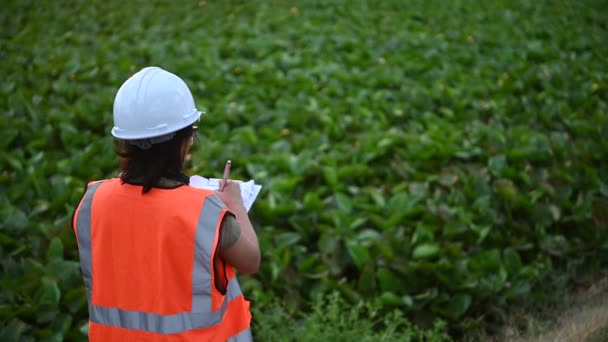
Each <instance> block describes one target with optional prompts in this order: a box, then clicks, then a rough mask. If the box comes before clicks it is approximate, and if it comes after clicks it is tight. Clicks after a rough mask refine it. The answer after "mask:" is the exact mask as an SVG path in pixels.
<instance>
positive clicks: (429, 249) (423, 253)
mask: <svg viewBox="0 0 608 342" xmlns="http://www.w3.org/2000/svg"><path fill="white" fill-rule="evenodd" d="M439 250H440V248H439V246H438V245H436V244H430V243H424V244H421V245H419V246H416V247H415V248H414V251H413V253H412V257H413V258H414V259H427V258H432V257H434V256H436V255H437V254H438V253H439Z"/></svg>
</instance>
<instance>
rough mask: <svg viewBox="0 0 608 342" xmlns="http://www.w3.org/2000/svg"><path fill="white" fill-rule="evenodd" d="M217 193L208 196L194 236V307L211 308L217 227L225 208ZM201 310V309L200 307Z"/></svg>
mask: <svg viewBox="0 0 608 342" xmlns="http://www.w3.org/2000/svg"><path fill="white" fill-rule="evenodd" d="M224 208H225V206H224V203H222V201H220V200H219V198H217V197H216V196H215V195H212V196H207V198H205V203H203V208H202V209H201V213H200V215H199V219H198V224H197V227H196V236H195V238H194V241H195V243H194V269H193V271H192V307H193V308H205V309H206V308H209V310H211V289H212V288H213V286H215V285H214V284H213V283H212V280H211V272H212V269H211V264H212V263H213V243H214V242H215V241H214V240H215V228H216V226H217V223H218V222H219V219H220V216H221V214H222V209H224ZM199 310H200V309H199Z"/></svg>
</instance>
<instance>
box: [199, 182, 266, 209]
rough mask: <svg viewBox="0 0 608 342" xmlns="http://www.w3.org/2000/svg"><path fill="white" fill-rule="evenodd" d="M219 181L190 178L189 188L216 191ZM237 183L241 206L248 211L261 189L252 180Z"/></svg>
mask: <svg viewBox="0 0 608 342" xmlns="http://www.w3.org/2000/svg"><path fill="white" fill-rule="evenodd" d="M220 181H221V179H217V178H205V177H201V176H192V177H190V186H192V187H195V188H199V189H208V190H213V191H217V190H219V188H220ZM236 182H239V183H240V184H239V186H240V188H241V198H242V199H243V205H245V209H247V211H249V209H251V206H252V205H253V202H255V199H256V198H257V197H258V194H259V193H260V190H261V189H262V186H261V185H258V184H255V182H254V181H253V179H252V180H250V181H248V182H243V181H236Z"/></svg>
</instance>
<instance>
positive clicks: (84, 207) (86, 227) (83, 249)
mask: <svg viewBox="0 0 608 342" xmlns="http://www.w3.org/2000/svg"><path fill="white" fill-rule="evenodd" d="M100 185H101V182H97V183H93V184H91V185H90V186H89V187H87V191H86V192H85V194H84V197H83V199H82V204H81V205H80V210H79V211H78V218H77V219H76V229H77V230H78V237H77V238H78V254H80V270H81V271H82V277H83V278H84V286H85V288H86V289H87V299H88V303H89V312H90V311H91V300H92V297H91V293H92V292H91V291H92V290H93V283H92V281H91V280H92V275H91V270H92V269H93V264H92V258H91V253H92V251H91V205H92V204H93V195H94V194H95V191H97V188H99V186H100Z"/></svg>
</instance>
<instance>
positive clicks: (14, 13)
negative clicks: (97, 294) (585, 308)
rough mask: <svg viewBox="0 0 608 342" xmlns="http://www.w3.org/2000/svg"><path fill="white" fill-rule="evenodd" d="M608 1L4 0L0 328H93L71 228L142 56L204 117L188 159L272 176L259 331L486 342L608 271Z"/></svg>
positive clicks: (262, 336)
mask: <svg viewBox="0 0 608 342" xmlns="http://www.w3.org/2000/svg"><path fill="white" fill-rule="evenodd" d="M605 5H606V4H605V2H603V1H600V0H596V1H594V0H581V1H565V0H564V1H558V0H541V1H527V0H513V1H508V0H501V1H473V0H455V1H429V0H413V1H398V0H391V1H379V2H372V1H345V0H344V1H339V0H336V1H304V0H301V1H278V0H274V1H204V0H201V1H198V2H197V1H176V2H170V1H146V2H143V1H138V2H135V1H133V2H130V1H115V0H107V1H47V2H39V1H16V0H15V1H8V2H5V3H3V10H2V11H1V12H0V22H1V23H2V30H1V31H0V58H1V59H2V61H3V63H2V64H1V65H0V70H1V72H0V74H1V75H2V79H1V82H0V94H1V96H0V108H1V114H0V115H1V120H0V147H2V150H1V151H0V193H1V194H2V195H1V196H0V288H1V289H2V290H1V292H0V340H2V341H13V340H15V341H17V340H18V341H62V340H68V341H82V340H84V339H85V336H86V335H85V333H86V319H87V307H86V296H85V291H84V288H83V284H82V279H81V276H80V271H79V267H78V261H77V260H78V254H77V249H76V243H75V239H74V237H73V233H72V231H71V226H70V219H71V215H72V211H73V209H74V207H75V206H76V205H77V203H78V201H79V199H80V197H81V195H82V190H83V187H84V184H85V183H86V182H87V181H89V180H94V179H101V178H105V177H113V176H116V175H117V171H116V168H117V160H116V157H115V155H114V143H113V140H112V138H111V136H110V129H111V127H112V101H113V97H114V94H115V92H116V90H117V89H118V87H119V86H120V84H121V83H122V82H123V81H124V80H125V79H126V78H128V77H129V76H130V75H131V74H132V73H134V72H136V71H138V70H139V69H141V68H142V67H145V66H149V65H156V66H160V67H162V68H164V69H166V70H169V71H171V72H174V73H176V74H178V75H180V76H181V77H183V78H184V80H185V81H186V82H187V83H188V85H189V86H190V88H191V90H192V92H193V93H194V97H195V100H196V102H197V104H198V106H199V107H200V108H203V109H205V111H206V112H207V114H206V115H205V116H204V117H203V119H202V120H201V122H200V124H199V126H200V129H199V132H200V136H199V141H198V142H197V144H196V145H195V147H194V149H193V151H192V156H191V160H190V161H189V162H188V168H189V172H190V173H191V174H200V175H204V176H208V177H219V176H221V173H222V169H223V164H224V163H225V161H226V160H227V159H231V160H232V162H233V173H232V175H233V177H234V178H238V179H255V181H256V182H257V183H259V184H262V185H263V186H264V188H263V190H262V192H261V193H260V196H259V198H258V200H257V201H256V203H255V204H254V206H253V208H252V210H251V212H250V215H251V217H252V220H253V221H254V225H255V227H256V229H257V232H258V236H259V238H260V243H261V248H262V250H263V260H262V267H261V270H260V272H259V273H258V274H257V275H255V276H253V277H243V279H242V282H241V283H242V285H243V291H244V293H245V294H246V295H247V297H248V298H249V299H251V300H252V307H253V312H254V322H253V323H254V334H255V335H256V336H257V337H258V339H259V340H282V339H286V340H314V341H323V340H328V341H329V340H340V339H344V340H356V339H357V338H358V337H361V338H362V339H365V338H368V339H370V340H382V339H385V340H407V339H408V338H410V337H411V338H413V339H422V338H427V339H433V338H434V339H437V340H441V339H447V338H448V337H447V336H446V334H450V336H452V338H461V337H462V336H471V334H472V333H473V332H476V331H480V330H485V331H487V332H489V334H493V333H496V332H498V331H499V329H500V327H501V324H502V323H503V322H504V320H505V318H506V317H507V316H508V314H509V310H510V308H512V307H513V306H519V305H522V303H524V302H528V303H532V305H544V304H543V303H545V301H546V300H547V299H546V296H545V295H544V294H546V293H551V291H553V290H555V289H558V288H562V287H567V286H570V285H572V284H576V282H577V281H581V280H582V279H584V278H585V277H586V276H589V275H593V274H594V273H596V272H598V271H599V270H601V269H602V268H605V265H606V263H607V262H608V11H606V8H605V7H606V6H605ZM348 336H351V338H348Z"/></svg>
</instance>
